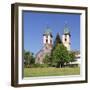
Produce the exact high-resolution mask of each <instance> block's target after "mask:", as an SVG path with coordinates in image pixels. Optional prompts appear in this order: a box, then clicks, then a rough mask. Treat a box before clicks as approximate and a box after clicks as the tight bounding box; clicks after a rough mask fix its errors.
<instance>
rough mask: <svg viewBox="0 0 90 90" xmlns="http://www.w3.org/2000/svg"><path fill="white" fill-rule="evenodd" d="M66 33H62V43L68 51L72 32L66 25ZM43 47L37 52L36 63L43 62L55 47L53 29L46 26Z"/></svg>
mask: <svg viewBox="0 0 90 90" xmlns="http://www.w3.org/2000/svg"><path fill="white" fill-rule="evenodd" d="M63 31H64V33H63V35H62V43H63V45H64V46H65V47H66V48H67V50H68V51H70V44H71V42H70V37H71V35H70V32H69V28H68V27H67V26H66V25H65V27H64V30H63ZM42 36H43V45H42V46H43V47H42V48H41V49H40V51H39V52H37V54H36V58H35V63H38V64H43V59H44V58H45V55H50V54H51V50H52V48H53V35H52V32H51V29H50V28H49V27H47V28H46V30H45V32H44V33H43V35H42Z"/></svg>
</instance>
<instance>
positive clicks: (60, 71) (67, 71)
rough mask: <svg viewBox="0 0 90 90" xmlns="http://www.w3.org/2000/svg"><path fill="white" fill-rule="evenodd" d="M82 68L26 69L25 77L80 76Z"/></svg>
mask: <svg viewBox="0 0 90 90" xmlns="http://www.w3.org/2000/svg"><path fill="white" fill-rule="evenodd" d="M79 74H80V68H79V67H75V68H55V67H48V68H24V77H38V76H64V75H79Z"/></svg>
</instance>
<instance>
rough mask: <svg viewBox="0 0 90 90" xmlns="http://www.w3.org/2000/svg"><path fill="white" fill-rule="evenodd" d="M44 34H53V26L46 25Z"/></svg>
mask: <svg viewBox="0 0 90 90" xmlns="http://www.w3.org/2000/svg"><path fill="white" fill-rule="evenodd" d="M43 35H51V36H52V32H51V28H50V27H46V29H45V31H44V34H43Z"/></svg>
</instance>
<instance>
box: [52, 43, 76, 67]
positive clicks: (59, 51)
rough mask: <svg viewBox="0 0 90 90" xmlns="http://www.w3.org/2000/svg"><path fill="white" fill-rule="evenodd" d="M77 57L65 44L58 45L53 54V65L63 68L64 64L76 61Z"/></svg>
mask: <svg viewBox="0 0 90 90" xmlns="http://www.w3.org/2000/svg"><path fill="white" fill-rule="evenodd" d="M74 56H75V55H74V54H73V53H70V52H69V51H67V48H66V47H65V46H64V45H63V44H57V45H56V47H55V49H54V50H53V52H52V59H53V63H52V64H55V65H56V66H57V67H63V66H64V63H69V62H71V61H73V60H74V58H75V57H74Z"/></svg>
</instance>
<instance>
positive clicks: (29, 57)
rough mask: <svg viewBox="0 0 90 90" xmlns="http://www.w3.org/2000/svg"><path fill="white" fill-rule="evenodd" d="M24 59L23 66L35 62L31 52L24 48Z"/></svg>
mask: <svg viewBox="0 0 90 90" xmlns="http://www.w3.org/2000/svg"><path fill="white" fill-rule="evenodd" d="M24 60H25V61H24V64H25V66H30V64H34V63H35V58H34V55H33V53H32V52H29V51H25V50H24Z"/></svg>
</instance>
